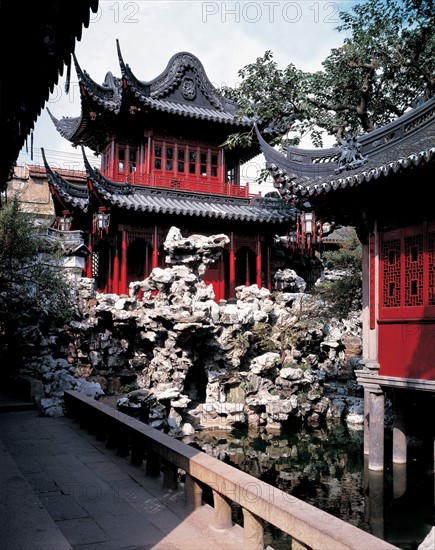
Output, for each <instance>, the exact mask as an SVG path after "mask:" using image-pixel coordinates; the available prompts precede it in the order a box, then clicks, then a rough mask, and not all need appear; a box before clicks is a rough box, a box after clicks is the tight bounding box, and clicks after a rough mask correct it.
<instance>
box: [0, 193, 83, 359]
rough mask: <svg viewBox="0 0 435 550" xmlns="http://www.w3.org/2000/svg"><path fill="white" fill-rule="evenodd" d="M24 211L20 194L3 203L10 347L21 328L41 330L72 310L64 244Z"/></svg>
mask: <svg viewBox="0 0 435 550" xmlns="http://www.w3.org/2000/svg"><path fill="white" fill-rule="evenodd" d="M42 229H43V228H42V227H41V226H39V227H38V226H36V225H35V223H34V220H33V218H32V217H31V216H30V215H29V214H26V213H24V212H21V211H20V206H19V201H18V198H14V199H13V200H12V201H9V202H8V203H7V204H6V205H4V206H3V207H2V208H1V209H0V337H1V340H2V342H3V344H5V343H6V346H7V347H8V350H9V351H10V350H11V347H13V343H14V345H15V346H17V342H14V339H15V338H16V335H17V331H18V329H20V330H23V329H24V328H25V327H29V328H30V327H33V326H37V327H38V329H39V330H42V331H43V332H44V331H46V330H48V329H49V328H51V327H53V326H58V325H61V323H63V322H64V321H66V320H68V319H69V318H71V316H72V314H73V308H72V293H71V287H70V285H69V283H68V282H67V280H66V279H65V277H64V276H63V273H62V267H61V264H60V250H59V249H58V248H57V246H56V245H55V244H53V242H51V241H49V240H48V239H47V238H44V236H43V231H42Z"/></svg>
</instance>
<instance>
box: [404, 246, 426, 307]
mask: <svg viewBox="0 0 435 550" xmlns="http://www.w3.org/2000/svg"><path fill="white" fill-rule="evenodd" d="M403 260H404V268H405V273H404V276H405V285H404V287H405V300H404V301H405V304H404V305H405V306H406V307H412V306H421V305H423V260H424V250H423V235H415V236H413V237H406V238H405V242H404V256H403Z"/></svg>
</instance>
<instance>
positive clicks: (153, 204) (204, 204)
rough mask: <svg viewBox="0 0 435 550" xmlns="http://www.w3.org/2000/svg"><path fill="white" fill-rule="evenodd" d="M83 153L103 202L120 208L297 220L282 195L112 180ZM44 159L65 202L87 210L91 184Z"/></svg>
mask: <svg viewBox="0 0 435 550" xmlns="http://www.w3.org/2000/svg"><path fill="white" fill-rule="evenodd" d="M82 151H83V149H82ZM83 155H84V159H85V167H86V172H87V178H88V180H89V182H90V183H91V185H92V187H93V188H94V189H95V191H96V192H97V193H98V195H99V196H100V197H102V198H103V199H104V201H106V202H107V203H108V204H110V205H113V206H114V207H117V208H119V209H121V210H127V211H135V212H144V213H146V212H149V213H156V214H175V215H181V216H186V217H199V218H210V219H221V220H237V221H246V222H257V223H264V224H277V225H280V224H284V225H285V224H289V223H291V222H292V221H293V220H294V219H295V213H296V211H295V208H294V207H293V206H290V205H288V204H286V203H285V202H284V201H282V200H281V199H280V198H278V199H273V198H263V197H254V198H253V199H241V198H232V197H217V196H207V195H199V194H194V193H186V192H182V191H179V192H177V191H167V190H163V189H158V188H147V187H143V186H135V185H131V184H129V183H125V184H124V183H117V182H113V181H111V180H109V179H107V178H106V177H104V176H103V175H102V174H101V173H100V172H99V170H97V169H96V168H92V166H91V165H90V163H89V161H88V160H87V158H86V156H85V154H84V151H83ZM43 158H44V163H45V166H46V170H47V175H48V178H49V181H50V183H51V184H52V185H53V187H54V189H55V190H56V192H57V193H58V194H59V196H60V197H61V199H62V200H63V201H64V202H65V203H66V204H69V205H71V206H74V207H76V208H78V209H80V210H83V211H87V209H88V206H89V198H90V191H89V189H88V186H87V185H79V184H74V183H71V182H69V181H68V180H66V179H65V178H63V177H61V176H60V175H59V174H56V173H55V172H54V171H53V170H51V168H50V167H49V165H48V164H47V162H46V160H45V156H44V153H43Z"/></svg>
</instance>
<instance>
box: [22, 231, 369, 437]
mask: <svg viewBox="0 0 435 550" xmlns="http://www.w3.org/2000/svg"><path fill="white" fill-rule="evenodd" d="M227 240H228V239H227V237H226V236H225V235H217V236H212V237H204V236H196V235H193V236H191V237H189V238H188V239H183V238H182V237H181V234H180V232H179V230H178V229H177V228H172V229H171V231H170V233H169V235H168V239H167V241H166V242H165V249H166V251H167V254H168V257H167V259H166V263H167V265H168V266H170V267H166V268H165V269H162V268H156V269H154V270H153V271H152V273H151V275H150V277H149V278H148V279H146V280H144V281H137V282H134V283H131V285H130V292H129V295H128V296H126V295H122V296H118V295H115V294H104V295H103V294H98V293H95V292H94V291H93V282H92V280H89V279H81V280H80V281H79V282H78V288H77V292H78V307H79V311H80V316H79V317H78V319H77V320H76V321H74V322H71V323H69V324H68V325H67V326H66V327H64V330H62V331H59V332H58V333H57V334H56V335H53V338H51V341H45V346H43V349H42V350H39V354H38V357H34V359H33V361H32V362H31V367H32V371H33V373H37V374H38V375H39V376H41V373H42V377H43V378H44V380H45V388H46V389H45V391H46V394H47V395H46V396H45V398H48V397H53V396H54V397H56V398H59V399H60V398H61V393H62V388H63V386H62V385H61V384H57V385H56V384H54V385H53V382H52V381H51V379H50V376H52V374H50V373H54V374H53V376H54V379H53V380H56V376H55V374H56V372H61V370H62V369H63V373H64V374H65V380H66V381H67V382H65V383H67V385H68V384H69V383H71V384H73V381H72V380H71V379H70V378H74V379H77V378H80V379H83V380H86V381H87V383H88V384H90V383H92V384H94V386H91V387H88V388H87V391H93V390H94V391H95V396H96V397H98V396H99V395H101V394H103V393H104V394H113V393H117V392H118V391H119V390H120V389H121V390H123V392H122V395H121V396H120V397H119V399H118V407H119V408H120V409H122V410H124V411H128V412H129V413H130V414H135V415H137V416H138V417H140V418H142V419H143V420H145V421H146V422H148V423H149V424H150V425H152V426H154V427H156V428H159V429H163V430H165V431H166V432H168V433H170V434H172V435H175V436H183V435H189V434H190V433H192V432H193V431H195V430H199V429H205V428H223V429H231V428H233V427H235V426H238V425H245V426H249V427H252V428H256V429H263V428H264V429H266V430H268V431H271V432H273V431H279V430H281V428H282V427H283V425H285V424H286V423H288V422H293V421H297V422H301V423H305V424H308V425H317V424H319V423H321V422H323V421H327V420H329V419H343V420H346V421H347V422H348V423H353V424H355V425H359V424H361V422H362V418H363V406H362V404H363V399H362V394H361V388H359V387H358V386H357V384H356V381H355V377H354V376H353V371H354V370H355V369H356V368H358V362H359V354H360V345H361V344H360V337H361V335H360V319H359V316H358V315H355V319H351V320H346V321H340V322H339V321H336V322H334V323H331V324H330V325H324V324H321V323H319V322H318V321H316V320H315V319H312V318H310V307H311V306H310V304H311V303H312V296H310V295H309V294H305V284H304V281H303V280H302V279H301V278H300V277H299V276H298V275H297V274H296V273H295V272H294V271H292V270H288V269H287V270H284V271H279V272H278V273H277V276H276V287H277V291H276V292H274V294H273V295H272V294H271V293H270V292H269V291H268V290H267V289H264V288H261V289H259V288H258V287H257V286H256V285H252V286H249V287H245V286H241V287H238V288H237V289H236V299H234V300H229V301H228V302H226V301H221V302H220V303H219V304H218V303H216V302H215V300H214V297H215V296H214V293H213V288H212V286H211V285H206V284H205V283H204V281H202V280H201V279H200V276H201V274H203V273H204V272H205V270H206V268H207V266H208V265H209V264H210V263H211V262H213V261H215V260H216V259H217V258H218V257H219V255H220V254H221V253H222V251H223V247H224V246H225V244H226V242H227ZM53 357H59V358H63V360H62V362H61V369H59V367H58V366H56V367H54V365H56V364H57V365H59V359H53ZM126 390H130V391H128V392H127V393H124V392H125V391H126ZM53 391H54V392H55V395H53ZM41 406H42V407H44V402H42V401H41ZM46 410H48V409H46ZM56 412H57V413H59V412H60V410H59V408H58V409H57V410H56Z"/></svg>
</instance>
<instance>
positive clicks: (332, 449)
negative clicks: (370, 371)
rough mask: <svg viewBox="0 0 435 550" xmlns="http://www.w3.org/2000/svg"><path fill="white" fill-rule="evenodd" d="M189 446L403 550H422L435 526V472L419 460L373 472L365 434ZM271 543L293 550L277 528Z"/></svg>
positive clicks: (211, 434)
mask: <svg viewBox="0 0 435 550" xmlns="http://www.w3.org/2000/svg"><path fill="white" fill-rule="evenodd" d="M183 441H184V442H185V443H188V444H189V445H193V446H195V447H196V448H198V449H201V450H203V451H204V452H206V453H207V454H209V455H211V456H214V457H216V458H218V459H219V460H221V461H223V462H226V463H228V464H231V465H232V466H235V467H237V468H240V469H241V470H243V471H245V472H247V473H249V474H251V475H252V476H254V477H256V478H258V479H261V480H262V481H265V482H267V483H270V484H271V485H273V486H274V487H278V488H279V489H282V490H283V491H285V492H287V493H290V494H292V495H293V496H295V497H298V498H300V499H301V500H304V501H306V502H308V503H310V504H313V505H315V506H317V507H318V508H320V509H322V510H324V511H326V512H328V513H330V514H332V515H334V516H336V517H339V518H341V519H343V520H344V521H346V522H348V523H350V524H352V525H355V526H357V527H359V528H360V529H363V530H365V531H368V532H370V533H372V534H374V535H375V536H377V537H379V538H381V539H384V540H386V541H388V542H390V543H391V544H394V545H395V546H397V547H399V548H402V549H404V550H416V549H417V548H418V545H419V544H420V543H421V542H422V540H423V539H424V538H425V536H426V535H427V533H429V531H430V529H431V526H432V525H433V524H434V523H435V522H434V519H435V518H434V477H433V469H430V468H429V467H424V466H423V463H424V460H423V457H418V456H417V457H416V458H412V459H411V460H410V462H409V464H408V466H394V468H393V467H391V468H387V469H386V470H385V471H384V473H383V474H382V473H380V472H372V471H369V470H368V468H367V461H366V460H365V458H364V454H363V431H362V429H358V430H350V429H349V428H348V427H347V426H346V425H343V424H335V425H332V426H328V428H316V429H300V428H299V427H298V429H295V430H294V431H290V430H289V431H287V432H286V433H285V434H281V435H272V434H269V433H267V432H264V433H257V432H256V433H252V432H249V431H236V432H232V433H227V432H222V431H207V432H198V433H196V434H194V435H193V436H190V437H186V438H184V439H183ZM386 447H388V445H386ZM387 460H388V458H387ZM432 468H433V467H432ZM237 513H238V512H237V511H236V512H235V514H236V515H237ZM236 519H239V518H238V517H236ZM267 539H268V540H267V543H268V544H271V545H272V546H273V547H274V548H275V549H277V550H279V549H280V548H289V541H287V540H285V538H283V537H282V535H280V534H279V533H277V532H276V530H274V529H273V528H272V527H271V526H270V528H269V529H268V530H267Z"/></svg>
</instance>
